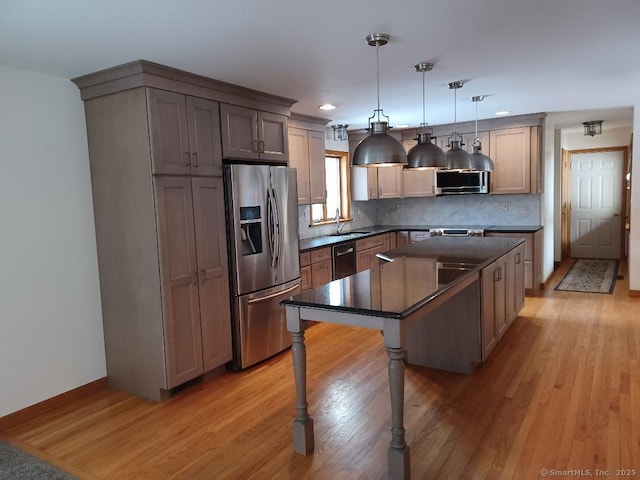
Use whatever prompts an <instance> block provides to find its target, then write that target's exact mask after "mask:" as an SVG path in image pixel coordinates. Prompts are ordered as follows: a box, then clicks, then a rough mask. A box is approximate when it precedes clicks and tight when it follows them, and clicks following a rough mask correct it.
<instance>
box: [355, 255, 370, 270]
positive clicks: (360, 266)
mask: <svg viewBox="0 0 640 480" xmlns="http://www.w3.org/2000/svg"><path fill="white" fill-rule="evenodd" d="M371 260H372V255H371V250H363V251H361V252H357V253H356V272H363V271H365V270H369V269H370V268H371Z"/></svg>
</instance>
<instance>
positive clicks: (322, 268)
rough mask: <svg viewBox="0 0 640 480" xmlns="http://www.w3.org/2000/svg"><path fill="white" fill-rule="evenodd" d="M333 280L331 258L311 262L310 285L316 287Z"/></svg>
mask: <svg viewBox="0 0 640 480" xmlns="http://www.w3.org/2000/svg"><path fill="white" fill-rule="evenodd" d="M331 280H333V274H332V273H331V260H325V261H323V262H318V263H313V264H311V286H312V287H317V286H319V285H324V284H325V283H329V282H330V281H331Z"/></svg>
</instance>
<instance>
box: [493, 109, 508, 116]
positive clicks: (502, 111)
mask: <svg viewBox="0 0 640 480" xmlns="http://www.w3.org/2000/svg"><path fill="white" fill-rule="evenodd" d="M510 113H511V110H500V111H499V112H496V115H509V114H510Z"/></svg>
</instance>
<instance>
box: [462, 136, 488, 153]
mask: <svg viewBox="0 0 640 480" xmlns="http://www.w3.org/2000/svg"><path fill="white" fill-rule="evenodd" d="M462 138H463V142H464V146H463V147H462V148H463V149H464V150H466V151H467V152H469V153H473V142H474V141H475V139H476V132H475V131H474V132H469V133H463V134H462ZM478 139H479V140H480V143H482V153H484V154H485V155H489V144H490V141H491V139H490V134H489V132H478Z"/></svg>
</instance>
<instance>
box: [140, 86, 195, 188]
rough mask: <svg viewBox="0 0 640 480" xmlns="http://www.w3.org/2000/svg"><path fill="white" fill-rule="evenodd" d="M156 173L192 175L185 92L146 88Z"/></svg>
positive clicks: (152, 158) (152, 157) (153, 164)
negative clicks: (183, 93)
mask: <svg viewBox="0 0 640 480" xmlns="http://www.w3.org/2000/svg"><path fill="white" fill-rule="evenodd" d="M147 102H148V108H149V128H150V136H151V138H150V143H151V162H152V166H153V173H156V174H170V175H171V174H173V175H189V174H190V173H191V158H190V154H189V132H188V128H187V107H186V104H185V99H184V95H182V94H179V93H173V92H167V91H165V90H157V89H155V88H149V89H147Z"/></svg>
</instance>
